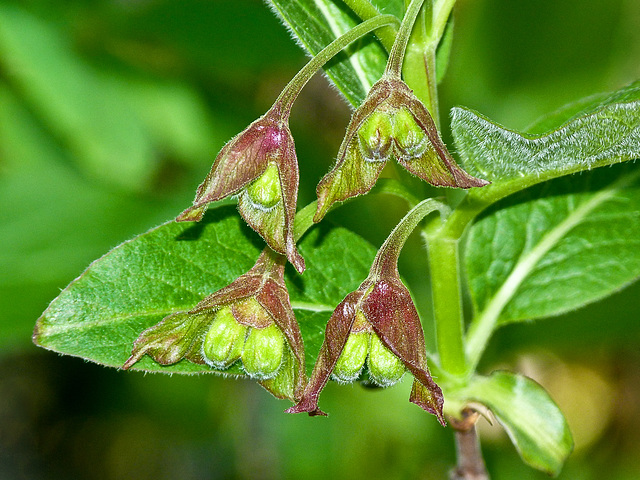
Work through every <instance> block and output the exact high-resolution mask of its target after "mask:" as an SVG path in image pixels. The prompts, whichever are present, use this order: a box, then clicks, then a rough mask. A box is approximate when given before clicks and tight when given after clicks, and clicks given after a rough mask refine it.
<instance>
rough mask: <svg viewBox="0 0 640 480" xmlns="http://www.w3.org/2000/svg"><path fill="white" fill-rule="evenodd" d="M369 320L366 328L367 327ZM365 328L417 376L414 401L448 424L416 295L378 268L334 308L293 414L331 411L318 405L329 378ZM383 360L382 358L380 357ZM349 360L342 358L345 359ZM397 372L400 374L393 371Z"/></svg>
mask: <svg viewBox="0 0 640 480" xmlns="http://www.w3.org/2000/svg"><path fill="white" fill-rule="evenodd" d="M363 322H364V323H365V326H363V325H362V324H363ZM365 328H366V329H369V330H370V331H371V332H372V333H371V335H372V336H373V335H375V336H376V337H377V338H376V341H378V340H379V341H380V343H381V344H382V346H383V347H384V348H385V349H386V350H388V351H389V352H391V353H392V354H393V355H395V357H397V359H398V360H399V361H400V362H401V363H402V364H403V365H404V367H406V369H407V370H409V371H410V372H411V374H412V375H413V377H414V382H413V388H412V391H411V396H410V398H409V400H410V401H411V402H413V403H415V404H417V405H418V406H420V407H421V408H423V409H424V410H426V411H427V412H429V413H433V414H434V415H436V416H437V417H438V420H439V421H440V423H442V424H443V425H444V424H445V422H444V417H443V413H442V406H443V403H444V398H443V396H442V390H441V389H440V387H439V386H438V385H437V384H436V383H435V382H434V381H433V379H432V378H431V374H430V373H429V369H428V368H427V356H426V349H425V343H424V333H423V331H422V325H421V324H420V318H419V317H418V312H417V311H416V308H415V306H414V304H413V301H412V300H411V295H410V294H409V291H408V290H407V288H406V287H405V286H404V285H403V283H402V282H401V281H400V278H399V276H398V275H397V273H394V272H387V273H385V274H382V275H380V274H379V272H374V269H372V274H371V275H370V276H369V278H367V279H366V280H365V281H364V282H363V283H362V284H361V285H360V288H359V289H358V290H356V291H355V292H352V293H350V294H349V295H347V296H346V297H345V299H344V300H343V301H342V302H341V303H340V304H339V305H338V307H337V308H336V309H335V311H334V312H333V315H332V316H331V318H330V319H329V322H328V323H327V328H326V332H325V339H324V342H323V344H322V347H321V348H320V353H319V354H318V359H317V361H316V364H315V367H314V369H313V373H312V375H311V378H310V379H309V383H308V385H307V388H306V389H305V391H304V394H303V396H302V399H301V400H300V401H299V402H298V404H297V405H294V406H293V407H291V408H289V409H288V410H287V412H288V413H301V412H308V413H309V415H326V414H325V413H324V412H323V411H322V410H320V409H319V408H318V397H319V395H320V392H321V391H322V389H323V388H324V386H325V385H326V384H327V382H328V381H329V378H330V377H331V375H332V372H333V370H334V368H335V367H336V365H337V364H338V362H339V360H340V357H341V355H342V353H343V352H344V351H345V345H346V344H347V342H348V340H349V338H350V336H351V335H353V334H356V333H358V332H361V331H362V330H363V329H365ZM359 334H360V335H362V333H359ZM371 354H372V349H370V350H369V355H371ZM379 360H380V359H379V358H376V359H375V360H374V361H379ZM383 361H384V362H386V363H387V365H390V364H391V363H390V362H389V361H388V360H383ZM344 362H345V361H344V360H342V363H344ZM377 366H380V364H378V365H377ZM391 366H392V368H393V369H394V371H395V372H397V374H398V378H396V379H395V380H397V379H399V377H400V376H401V374H402V372H401V371H398V370H397V369H396V368H395V367H394V366H393V365H392V364H391ZM341 368H342V367H341ZM370 368H371V367H370ZM388 373H389V371H388V369H387V368H386V367H385V374H384V375H383V376H384V378H385V379H388ZM374 376H375V373H374ZM391 376H394V373H393V372H392V373H391ZM374 380H375V379H374ZM388 380H390V381H389V383H393V382H392V381H393V380H394V379H388ZM383 382H384V381H383Z"/></svg>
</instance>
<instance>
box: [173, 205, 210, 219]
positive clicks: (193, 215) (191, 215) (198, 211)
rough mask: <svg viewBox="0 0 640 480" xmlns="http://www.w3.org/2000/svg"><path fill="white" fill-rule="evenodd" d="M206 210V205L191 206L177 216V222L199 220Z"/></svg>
mask: <svg viewBox="0 0 640 480" xmlns="http://www.w3.org/2000/svg"><path fill="white" fill-rule="evenodd" d="M206 210H207V206H206V205H200V206H193V207H189V208H187V209H186V210H185V211H184V212H182V213H181V214H180V215H178V216H177V217H176V222H199V221H200V220H202V217H203V216H204V212H205V211H206Z"/></svg>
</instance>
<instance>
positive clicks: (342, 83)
mask: <svg viewBox="0 0 640 480" xmlns="http://www.w3.org/2000/svg"><path fill="white" fill-rule="evenodd" d="M387 3H388V4H389V5H387V6H386V7H385V13H387V12H388V13H392V14H396V13H397V12H398V11H403V10H404V9H403V6H402V0H393V1H389V2H387ZM270 4H271V5H272V6H273V9H274V11H275V12H276V13H277V14H278V15H279V16H280V18H281V19H282V21H283V22H284V23H285V24H286V25H287V26H288V27H289V28H290V29H291V32H292V33H293V34H294V35H295V37H296V38H297V39H298V40H299V41H300V42H301V43H302V45H303V46H304V48H305V49H306V50H307V51H308V52H310V53H311V54H312V55H315V54H316V53H318V52H319V51H320V50H322V48H324V47H325V46H327V45H328V44H329V43H331V42H332V41H333V40H335V39H336V38H337V37H339V36H340V35H342V34H344V33H346V32H347V31H349V30H350V29H351V28H353V27H354V26H355V25H357V24H358V23H359V22H360V20H359V18H358V17H357V16H356V15H355V14H354V13H353V12H352V11H351V10H350V9H349V8H348V7H347V6H346V5H345V4H344V3H343V2H342V1H335V0H270ZM386 62H387V53H386V51H385V49H384V48H383V47H382V45H380V43H378V42H377V41H375V40H372V39H371V37H370V36H368V37H365V38H364V39H362V40H360V41H358V42H355V43H354V44H352V46H351V47H349V48H348V49H346V50H345V53H343V54H340V55H338V56H336V58H335V59H334V60H332V61H331V62H330V63H329V64H328V66H327V67H326V68H325V70H326V72H327V74H328V76H329V78H330V79H331V80H332V81H333V82H334V83H335V85H336V86H337V87H338V89H339V90H340V91H341V92H342V93H343V94H344V96H345V97H346V99H347V100H348V101H349V102H350V103H351V104H352V105H359V104H360V103H362V101H363V100H364V98H365V97H366V95H367V92H368V91H369V89H370V88H371V85H373V84H374V83H375V82H376V81H377V80H378V79H380V77H381V76H382V72H383V71H384V67H385V65H386Z"/></svg>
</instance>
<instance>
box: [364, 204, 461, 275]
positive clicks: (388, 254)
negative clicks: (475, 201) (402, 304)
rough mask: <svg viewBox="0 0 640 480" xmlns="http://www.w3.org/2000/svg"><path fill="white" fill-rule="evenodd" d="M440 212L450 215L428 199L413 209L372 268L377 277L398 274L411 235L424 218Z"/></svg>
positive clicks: (399, 225)
mask: <svg viewBox="0 0 640 480" xmlns="http://www.w3.org/2000/svg"><path fill="white" fill-rule="evenodd" d="M436 210H439V211H440V213H441V214H442V215H446V214H447V213H449V207H447V206H446V205H445V204H444V203H442V202H440V201H438V200H435V199H433V198H427V199H426V200H423V201H421V202H420V203H418V204H417V205H416V206H415V207H413V208H412V209H411V210H410V211H409V213H407V214H406V215H405V216H404V218H403V219H402V220H400V222H398V224H397V225H396V227H395V228H394V229H393V231H392V232H391V233H390V234H389V236H388V237H387V239H386V240H385V241H384V243H383V244H382V246H381V247H380V249H379V250H378V253H377V255H376V258H375V259H374V261H373V266H372V267H371V271H372V272H376V274H377V275H382V274H392V273H396V274H397V272H398V257H400V252H401V251H402V247H403V246H404V244H405V242H406V241H407V238H409V235H411V233H412V232H413V231H414V230H415V228H416V227H417V226H418V224H419V223H420V222H421V221H422V219H423V218H424V217H426V216H427V215H429V214H430V213H431V212H434V211H436Z"/></svg>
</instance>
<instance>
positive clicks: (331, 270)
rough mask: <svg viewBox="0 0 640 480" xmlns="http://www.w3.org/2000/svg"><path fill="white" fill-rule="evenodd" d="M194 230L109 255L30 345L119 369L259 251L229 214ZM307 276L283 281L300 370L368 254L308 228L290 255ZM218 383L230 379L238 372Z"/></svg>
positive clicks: (351, 238) (361, 274) (172, 226)
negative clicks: (300, 260)
mask: <svg viewBox="0 0 640 480" xmlns="http://www.w3.org/2000/svg"><path fill="white" fill-rule="evenodd" d="M210 210H211V211H210V212H209V213H208V214H207V215H206V216H205V218H204V220H203V221H202V222H200V223H198V224H184V223H176V222H169V223H165V224H164V225H161V226H160V227H157V228H155V229H153V230H151V231H149V232H147V233H145V234H142V235H140V236H138V237H136V238H134V239H133V240H130V241H128V242H125V243H123V244H122V245H120V246H118V247H116V248H115V249H113V250H112V251H111V252H109V253H108V254H106V255H105V256H104V257H102V258H100V259H98V260H96V261H95V262H93V264H91V266H90V267H89V268H88V269H87V270H86V271H85V272H84V273H83V274H82V275H81V276H80V277H79V278H78V279H76V280H75V281H74V282H72V283H71V284H70V285H69V286H68V287H67V288H66V289H65V290H64V291H63V292H62V293H61V294H60V296H59V297H58V298H56V299H55V300H54V301H53V302H52V303H51V305H50V306H49V308H47V310H46V311H45V312H44V314H43V315H42V317H41V318H40V319H39V320H38V323H37V325H36V330H35V333H34V341H35V342H36V343H37V344H39V345H41V346H43V347H45V348H47V349H50V350H54V351H56V352H59V353H63V354H67V355H74V356H79V357H82V358H85V359H88V360H91V361H94V362H97V363H100V364H103V365H107V366H112V367H120V366H122V365H123V363H124V362H125V360H126V359H127V358H128V357H129V355H130V354H131V347H132V345H133V341H134V340H135V339H136V338H137V337H138V335H139V334H140V333H141V332H142V331H143V330H145V329H146V328H148V327H150V326H152V325H155V324H156V323H158V322H159V321H160V320H162V318H164V317H165V316H167V315H170V314H172V313H175V312H178V311H185V310H189V309H191V308H192V307H193V306H194V305H195V304H196V303H197V302H199V301H200V300H201V299H202V298H203V297H205V296H206V295H208V294H210V293H212V292H214V291H216V290H218V289H220V288H222V287H224V286H226V285H228V284H229V283H231V282H232V281H233V280H234V279H235V278H237V277H238V276H240V275H241V274H243V273H245V272H246V271H247V270H249V269H250V268H251V267H252V266H253V264H254V262H255V260H256V258H257V257H258V255H259V253H260V251H261V250H262V248H263V244H262V242H261V241H260V239H259V237H257V235H255V234H254V233H253V231H251V230H250V229H249V228H248V227H247V226H246V225H245V224H244V222H243V221H242V220H241V219H240V218H239V217H238V215H237V214H236V212H235V210H234V209H233V208H232V207H220V208H217V209H210ZM299 248H300V253H301V254H302V255H304V257H305V260H306V263H307V270H306V271H305V274H304V275H303V276H299V275H297V274H296V273H295V272H294V271H293V270H290V271H289V272H288V279H287V282H288V288H289V291H290V294H291V303H292V306H293V308H294V311H295V312H296V317H297V319H298V321H299V322H300V326H301V331H302V334H303V338H304V342H305V350H306V355H307V359H306V361H307V366H308V368H309V369H311V367H312V365H313V363H314V361H315V356H316V355H317V352H318V350H319V349H320V345H321V343H322V336H323V333H324V325H325V324H326V321H327V320H328V318H329V316H330V315H331V312H332V311H333V308H334V307H335V305H337V304H338V303H339V302H340V301H341V300H342V299H343V298H344V296H346V294H347V293H349V292H350V291H352V290H355V289H356V288H357V287H358V285H359V284H360V282H362V280H363V279H364V278H365V277H366V276H367V273H368V270H369V266H370V264H371V261H372V260H373V257H374V256H375V249H374V248H373V247H372V246H371V245H370V244H368V243H367V242H366V241H364V240H363V239H362V238H360V237H358V236H357V235H355V234H354V233H351V232H349V231H348V230H345V229H342V228H335V229H329V228H327V227H320V228H315V229H314V230H312V231H311V232H309V234H308V235H307V236H306V237H305V239H304V240H303V241H302V242H301V243H300V245H299ZM134 369H139V370H145V371H155V372H167V373H169V372H176V373H198V372H213V371H214V370H213V369H211V368H209V367H207V366H203V365H196V364H192V363H190V362H188V361H185V360H183V361H181V362H179V363H177V364H175V365H171V366H168V367H162V366H160V365H158V364H156V363H155V362H153V361H152V360H151V359H149V358H144V359H143V360H141V361H140V362H139V363H138V364H136V365H135V367H134ZM228 373H234V374H239V373H240V371H239V369H237V368H236V369H233V367H232V369H231V370H230V371H229V372H228Z"/></svg>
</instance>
